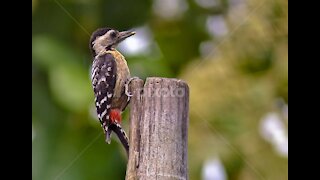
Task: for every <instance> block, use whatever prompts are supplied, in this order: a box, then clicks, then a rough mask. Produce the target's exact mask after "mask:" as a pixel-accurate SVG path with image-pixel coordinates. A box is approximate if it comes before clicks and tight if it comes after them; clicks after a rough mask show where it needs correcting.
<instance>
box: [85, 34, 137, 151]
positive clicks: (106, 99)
mask: <svg viewBox="0 0 320 180" xmlns="http://www.w3.org/2000/svg"><path fill="white" fill-rule="evenodd" d="M133 34H134V33H133V32H129V31H124V32H118V31H117V30H114V29H111V28H102V29H98V30H97V31H95V32H94V33H93V34H92V36H91V39H90V49H91V52H92V55H93V58H94V60H93V64H92V68H91V81H92V86H93V90H94V95H95V106H96V111H97V115H98V118H99V121H100V123H101V126H102V128H103V130H104V132H105V135H106V142H108V143H110V140H111V139H110V136H111V132H115V133H116V135H117V136H118V138H119V139H120V141H121V143H122V144H123V146H124V147H125V149H126V150H127V152H128V150H129V144H128V138H127V136H126V133H125V131H124V130H123V129H122V127H121V124H120V123H121V112H122V111H124V109H125V108H126V106H127V105H128V94H127V92H125V89H126V88H125V86H126V83H128V81H129V78H130V72H129V68H128V66H127V63H126V60H125V59H124V57H123V56H122V55H121V54H120V53H119V52H118V51H117V50H115V47H116V45H117V44H118V43H120V42H121V41H123V40H124V39H125V38H127V37H129V36H131V35H133Z"/></svg>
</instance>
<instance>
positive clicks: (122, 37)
mask: <svg viewBox="0 0 320 180" xmlns="http://www.w3.org/2000/svg"><path fill="white" fill-rule="evenodd" d="M135 34H136V33H135V32H133V31H122V32H120V33H119V36H118V43H119V42H121V41H123V40H125V39H126V38H128V37H130V36H132V35H135Z"/></svg>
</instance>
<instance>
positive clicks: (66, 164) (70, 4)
mask: <svg viewBox="0 0 320 180" xmlns="http://www.w3.org/2000/svg"><path fill="white" fill-rule="evenodd" d="M105 26H108V27H114V28H116V29H118V30H135V31H136V32H137V34H136V35H135V36H132V37H130V38H128V39H127V40H126V41H124V42H123V43H122V44H121V46H120V47H119V48H118V49H119V51H121V52H122V53H123V54H124V55H125V57H126V59H127V61H128V65H129V67H130V69H131V73H132V75H133V76H139V77H140V78H143V79H144V78H146V77H150V76H160V77H173V78H180V79H183V80H185V81H187V82H188V84H189V86H190V93H191V94H190V126H189V160H188V161H189V176H190V180H227V179H228V180H255V179H272V180H278V179H279V180H283V179H288V174H287V172H288V45H287V43H288V2H287V0H136V1H126V0H77V1H76V0H32V177H33V179H34V180H47V179H48V180H51V179H54V180H56V179H65V180H73V179H75V180H92V179H97V180H98V179H110V180H119V179H124V177H125V171H126V162H127V158H126V155H125V153H124V150H123V148H122V147H121V145H120V144H119V143H117V142H115V141H116V139H113V143H112V144H111V145H107V144H106V143H105V141H104V136H103V133H102V129H101V127H100V124H99V122H98V120H97V117H96V115H95V109H94V103H93V101H94V97H93V90H92V87H91V82H90V77H89V75H90V65H91V62H92V57H91V55H90V51H89V49H88V41H89V37H90V34H91V33H92V32H93V31H94V30H96V29H97V28H99V27H105ZM124 119H128V112H126V113H125V117H124ZM124 126H125V129H127V130H128V121H127V120H125V121H124Z"/></svg>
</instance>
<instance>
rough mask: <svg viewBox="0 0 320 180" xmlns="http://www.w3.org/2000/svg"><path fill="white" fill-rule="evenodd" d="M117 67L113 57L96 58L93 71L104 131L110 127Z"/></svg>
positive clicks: (93, 83) (93, 84)
mask: <svg viewBox="0 0 320 180" xmlns="http://www.w3.org/2000/svg"><path fill="white" fill-rule="evenodd" d="M116 66H117V65H116V63H115V60H114V58H113V56H112V55H111V54H110V53H106V54H104V55H102V56H98V57H96V58H95V60H94V62H93V65H92V69H91V77H92V78H91V80H92V86H93V90H94V95H95V105H96V110H97V114H98V118H99V120H100V122H101V124H102V126H104V127H103V128H104V129H105V128H106V126H109V113H110V107H111V102H112V97H113V94H114V88H115V83H116V78H117V75H116V70H117V67H116Z"/></svg>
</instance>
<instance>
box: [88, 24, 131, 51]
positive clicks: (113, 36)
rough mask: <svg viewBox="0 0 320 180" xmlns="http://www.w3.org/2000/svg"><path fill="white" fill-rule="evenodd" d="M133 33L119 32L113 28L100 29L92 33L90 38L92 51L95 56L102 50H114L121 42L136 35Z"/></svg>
mask: <svg viewBox="0 0 320 180" xmlns="http://www.w3.org/2000/svg"><path fill="white" fill-rule="evenodd" d="M134 34H135V32H133V31H121V32H119V31H117V30H115V29H112V28H99V29H97V30H96V31H95V32H93V33H92V35H91V38H90V44H89V47H90V50H91V53H92V55H93V57H94V56H96V55H97V54H99V52H100V51H102V50H112V49H114V48H115V47H116V46H117V45H118V44H119V43H120V42H121V41H123V40H125V39H126V38H128V37H130V36H132V35H134Z"/></svg>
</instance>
